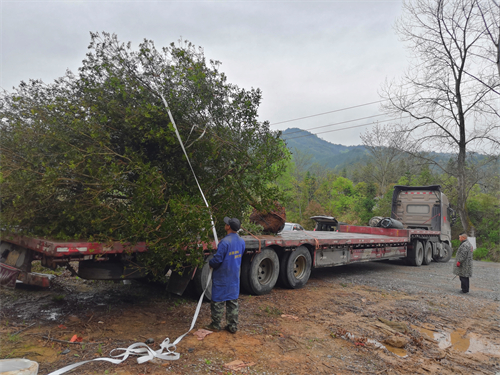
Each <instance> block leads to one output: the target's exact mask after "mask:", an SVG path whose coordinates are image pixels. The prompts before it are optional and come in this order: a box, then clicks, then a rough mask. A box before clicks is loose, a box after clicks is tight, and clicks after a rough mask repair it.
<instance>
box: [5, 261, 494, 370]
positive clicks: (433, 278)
mask: <svg viewBox="0 0 500 375" xmlns="http://www.w3.org/2000/svg"><path fill="white" fill-rule="evenodd" d="M459 286H460V281H459V280H458V278H456V279H453V275H452V273H451V262H450V263H445V264H443V263H431V264H430V265H428V266H422V267H409V266H406V265H404V263H403V262H402V261H392V262H371V263H362V264H357V265H349V266H345V267H336V268H327V269H319V270H314V271H313V273H312V275H311V279H310V280H309V282H308V283H307V285H306V286H305V287H304V288H303V289H300V290H288V289H283V288H280V287H276V288H275V289H274V290H273V291H272V292H271V293H270V294H268V295H264V296H250V295H245V294H242V295H241V296H240V326H239V331H238V332H237V333H236V334H231V333H229V332H226V331H222V332H217V333H211V334H209V335H207V336H205V337H204V338H203V339H202V340H199V339H198V337H197V336H195V335H194V334H193V333H194V332H196V331H197V330H198V329H200V328H203V326H204V325H205V324H208V323H209V321H210V318H209V316H210V305H209V304H208V303H203V305H202V307H201V311H200V316H199V318H198V321H197V323H196V325H195V328H194V329H193V330H192V331H191V332H190V333H189V334H187V335H186V336H185V338H184V339H183V340H182V341H181V342H180V343H179V344H178V345H177V348H176V350H177V352H178V353H180V359H179V360H176V361H165V360H158V359H154V360H152V361H149V362H146V363H143V364H138V363H137V361H136V358H134V357H129V358H128V359H127V360H126V361H124V362H123V363H121V364H118V365H115V364H112V363H108V362H105V361H93V362H90V363H86V364H84V365H82V366H80V367H77V368H76V369H74V370H72V371H71V372H69V373H71V374H124V375H125V374H134V375H136V374H206V373H210V374H224V375H229V374H267V375H271V374H287V375H288V374H296V375H303V374H445V375H446V374H494V375H500V265H499V264H497V263H486V262H474V277H473V278H471V292H470V293H469V294H462V293H460V292H459V291H460V288H459ZM0 297H1V313H0V333H1V335H0V336H1V338H0V357H1V358H22V357H24V358H28V359H31V360H33V361H36V362H38V363H39V365H40V368H39V374H41V375H45V374H49V373H50V372H52V371H55V370H57V369H59V368H62V367H64V366H66V365H68V364H71V363H76V362H79V361H85V360H90V359H95V358H109V355H110V351H111V350H113V349H115V348H127V347H128V346H129V345H131V344H133V343H136V342H146V341H147V340H149V341H148V342H152V343H150V344H149V346H150V347H151V348H152V349H153V350H158V349H159V345H160V343H161V342H162V341H163V340H164V339H165V338H167V337H168V338H170V341H171V342H172V341H174V340H175V339H176V338H177V337H179V336H180V335H182V334H184V333H185V332H186V331H187V330H188V329H189V326H190V324H191V320H192V317H193V314H194V312H195V310H196V304H197V300H196V299H195V298H194V297H192V296H183V297H178V296H172V295H168V294H166V293H165V292H164V287H161V286H156V285H148V284H141V283H132V284H127V285H125V284H123V283H110V282H95V281H85V280H81V279H76V278H73V277H70V276H69V274H66V273H63V274H62V275H60V276H58V277H57V278H56V279H55V280H54V283H53V286H52V288H51V289H49V290H35V289H30V288H27V287H22V286H18V287H16V289H14V290H9V289H2V290H0ZM75 335H76V337H75ZM74 337H75V338H76V340H77V341H80V340H81V341H80V342H70V341H71V340H72V338H74ZM116 353H117V352H116V351H115V352H114V354H116ZM234 361H239V362H234ZM231 363H233V366H232V367H231V366H230V365H228V364H231ZM238 364H239V366H238Z"/></svg>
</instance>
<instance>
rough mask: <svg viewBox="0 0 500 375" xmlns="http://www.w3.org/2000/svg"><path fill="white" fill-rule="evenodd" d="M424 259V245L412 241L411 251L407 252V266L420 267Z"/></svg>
mask: <svg viewBox="0 0 500 375" xmlns="http://www.w3.org/2000/svg"><path fill="white" fill-rule="evenodd" d="M423 259H424V245H422V242H420V241H418V240H414V241H413V243H412V249H409V250H408V256H407V260H408V264H410V265H411V266H416V267H420V266H421V265H422V261H423Z"/></svg>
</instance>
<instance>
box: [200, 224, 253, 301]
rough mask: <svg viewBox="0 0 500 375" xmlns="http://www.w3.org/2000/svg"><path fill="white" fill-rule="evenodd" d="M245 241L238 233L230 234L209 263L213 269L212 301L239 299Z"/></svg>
mask: <svg viewBox="0 0 500 375" xmlns="http://www.w3.org/2000/svg"><path fill="white" fill-rule="evenodd" d="M244 251H245V241H243V239H242V238H241V237H240V236H238V234H237V233H229V234H228V235H227V236H226V237H224V238H223V239H222V240H221V241H220V242H219V246H218V247H217V253H216V254H215V255H214V257H213V258H212V259H211V260H210V262H209V263H208V264H209V265H210V267H212V268H213V269H214V270H213V273H212V301H214V302H222V301H230V300H233V299H237V298H238V296H239V295H240V267H241V257H242V256H243V253H244Z"/></svg>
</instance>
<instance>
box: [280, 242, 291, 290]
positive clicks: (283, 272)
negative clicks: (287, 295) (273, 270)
mask: <svg viewBox="0 0 500 375" xmlns="http://www.w3.org/2000/svg"><path fill="white" fill-rule="evenodd" d="M291 253H292V252H291V251H287V252H284V253H283V255H282V256H281V257H280V272H279V277H278V281H279V283H280V286H283V287H284V288H291V285H290V283H289V282H288V278H287V276H286V265H287V263H288V258H289V257H290V254H291Z"/></svg>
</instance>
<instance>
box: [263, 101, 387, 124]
mask: <svg viewBox="0 0 500 375" xmlns="http://www.w3.org/2000/svg"><path fill="white" fill-rule="evenodd" d="M385 101H386V100H377V101H376V102H370V103H365V104H359V105H355V106H352V107H346V108H340V109H335V110H333V111H328V112H323V113H317V114H315V115H310V116H304V117H298V118H294V119H291V120H285V121H280V122H274V123H272V124H269V126H274V125H278V124H284V123H286V122H292V121H298V120H303V119H305V118H311V117H316V116H322V115H327V114H329V113H335V112H341V111H346V110H348V109H353V108H359V107H364V106H367V105H371V104H376V103H382V102H385Z"/></svg>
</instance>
